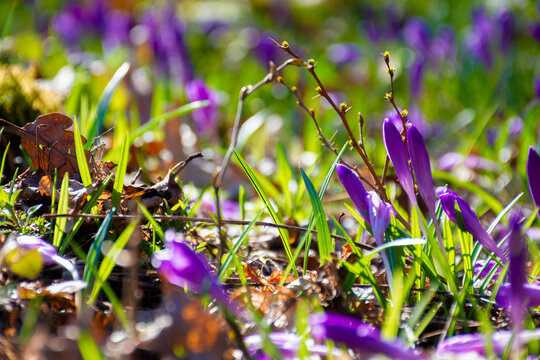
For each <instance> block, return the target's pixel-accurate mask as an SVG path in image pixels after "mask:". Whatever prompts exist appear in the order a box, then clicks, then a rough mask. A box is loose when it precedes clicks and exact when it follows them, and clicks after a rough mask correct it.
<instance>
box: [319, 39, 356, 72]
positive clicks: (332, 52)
mask: <svg viewBox="0 0 540 360" xmlns="http://www.w3.org/2000/svg"><path fill="white" fill-rule="evenodd" d="M326 57H327V58H328V60H330V61H331V62H333V63H334V64H336V66H338V67H339V66H345V65H347V64H353V63H356V62H358V60H359V59H360V49H359V47H358V45H356V44H353V43H340V44H332V45H330V46H329V47H328V48H327V49H326Z"/></svg>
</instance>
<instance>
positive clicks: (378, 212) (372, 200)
mask: <svg viewBox="0 0 540 360" xmlns="http://www.w3.org/2000/svg"><path fill="white" fill-rule="evenodd" d="M367 202H368V212H369V222H370V224H371V229H372V231H373V237H374V238H375V241H377V244H378V245H379V246H381V245H382V243H383V240H384V232H385V231H386V228H387V227H388V225H390V220H391V219H392V211H393V208H392V205H390V204H389V203H387V202H384V201H382V200H381V198H380V197H379V195H377V193H376V192H375V191H370V192H369V193H368V195H367Z"/></svg>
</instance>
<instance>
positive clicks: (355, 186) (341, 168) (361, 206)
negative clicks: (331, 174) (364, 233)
mask: <svg viewBox="0 0 540 360" xmlns="http://www.w3.org/2000/svg"><path fill="white" fill-rule="evenodd" d="M336 171H337V174H338V176H339V180H340V181H341V183H342V184H343V187H344V188H345V190H346V191H347V194H349V197H350V198H351V200H352V202H353V204H354V206H356V209H357V210H358V212H359V213H360V215H361V216H362V217H363V218H364V220H366V222H368V223H369V215H368V214H369V207H368V200H367V196H368V193H367V191H366V188H364V185H362V181H360V179H359V178H358V176H356V174H355V173H354V172H353V171H352V170H351V169H349V168H348V167H347V166H345V165H342V164H338V165H337V168H336Z"/></svg>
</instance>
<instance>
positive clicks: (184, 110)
mask: <svg viewBox="0 0 540 360" xmlns="http://www.w3.org/2000/svg"><path fill="white" fill-rule="evenodd" d="M208 105H210V102H209V101H208V100H203V101H194V102H191V103H189V104H186V105H182V106H180V107H178V108H176V109H174V110H172V111H169V112H167V113H165V114H163V115H159V116H156V117H153V118H151V119H150V121H148V122H147V123H146V124H144V125H142V126H139V127H138V128H137V129H135V130H134V131H132V132H131V136H130V143H133V141H135V139H137V138H138V137H141V136H142V135H143V134H144V133H145V132H147V131H152V130H156V129H160V128H161V127H163V125H165V123H167V121H169V120H171V119H174V118H176V117H179V116H182V115H186V114H189V113H190V112H192V111H194V110H197V109H200V108H203V107H206V106H208Z"/></svg>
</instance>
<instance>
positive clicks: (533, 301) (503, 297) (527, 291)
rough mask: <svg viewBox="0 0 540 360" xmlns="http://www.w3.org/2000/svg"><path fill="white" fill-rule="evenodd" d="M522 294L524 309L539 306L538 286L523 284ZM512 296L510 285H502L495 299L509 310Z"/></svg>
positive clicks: (539, 291) (539, 288) (539, 287)
mask: <svg viewBox="0 0 540 360" xmlns="http://www.w3.org/2000/svg"><path fill="white" fill-rule="evenodd" d="M522 294H523V295H522V296H523V298H522V301H523V305H524V306H525V307H537V306H540V285H538V284H530V283H525V284H523V288H522ZM513 296H514V294H513V289H512V287H511V285H510V283H504V284H502V285H501V286H500V287H499V291H498V292H497V296H496V298H495V299H496V300H497V303H498V304H499V305H501V306H502V307H505V308H511V307H512V298H513Z"/></svg>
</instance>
